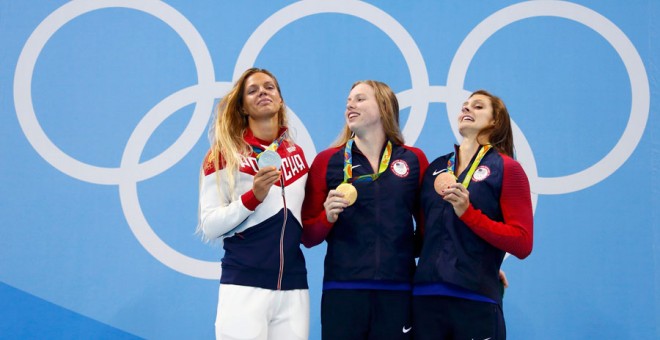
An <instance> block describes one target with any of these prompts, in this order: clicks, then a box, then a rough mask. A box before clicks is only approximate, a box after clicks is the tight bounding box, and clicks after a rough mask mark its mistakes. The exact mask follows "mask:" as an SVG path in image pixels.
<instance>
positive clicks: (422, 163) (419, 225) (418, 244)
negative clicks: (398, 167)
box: [405, 146, 429, 257]
mask: <svg viewBox="0 0 660 340" xmlns="http://www.w3.org/2000/svg"><path fill="white" fill-rule="evenodd" d="M405 148H406V149H408V150H410V151H412V152H413V153H414V154H415V155H416V156H417V160H418V161H419V180H418V187H417V195H416V197H417V199H416V200H415V205H414V207H413V209H414V210H413V217H414V218H415V257H419V254H420V253H421V250H422V243H423V237H424V214H423V213H422V206H421V202H420V200H419V197H420V191H421V188H422V182H423V181H424V174H425V173H426V169H427V168H428V167H429V161H428V159H427V158H426V155H424V152H422V150H421V149H418V148H415V147H411V146H405Z"/></svg>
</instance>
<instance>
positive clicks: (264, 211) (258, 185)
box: [198, 68, 309, 340]
mask: <svg viewBox="0 0 660 340" xmlns="http://www.w3.org/2000/svg"><path fill="white" fill-rule="evenodd" d="M212 130H213V131H214V133H213V134H212V135H213V140H212V141H211V142H212V143H211V150H210V151H209V152H208V154H207V155H206V158H205V159H204V164H203V167H202V174H201V179H200V199H199V208H200V223H199V226H198V232H199V233H201V234H203V237H204V238H205V239H206V240H220V241H221V242H222V243H223V247H224V250H225V253H224V257H223V258H222V274H221V277H220V289H219V296H218V310H217V317H216V322H215V327H216V338H217V339H300V340H302V339H307V337H308V336H309V292H308V287H307V271H306V269H305V259H304V257H303V254H302V251H301V249H300V238H301V234H302V224H301V222H300V221H301V220H302V219H301V216H300V213H301V208H302V201H303V198H304V194H305V181H306V179H307V172H308V169H307V163H306V160H305V156H304V154H303V151H302V149H301V148H300V147H299V146H298V145H296V144H294V143H293V141H291V139H290V138H289V136H288V130H287V117H286V107H285V105H284V100H283V99H282V96H281V92H280V87H279V84H278V83H277V80H276V79H275V76H273V75H272V74H271V73H270V72H268V71H266V70H263V69H257V68H251V69H248V70H247V71H245V72H244V73H243V75H241V77H240V78H239V79H238V80H237V81H236V83H235V84H234V87H233V88H232V89H231V90H230V91H229V93H228V94H227V95H226V96H224V97H223V98H222V100H221V101H220V104H219V105H218V111H217V116H216V118H215V119H214V121H213V129H212Z"/></svg>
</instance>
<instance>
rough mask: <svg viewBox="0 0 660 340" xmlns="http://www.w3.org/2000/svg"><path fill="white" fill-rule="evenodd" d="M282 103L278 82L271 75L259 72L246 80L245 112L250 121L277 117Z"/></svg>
mask: <svg viewBox="0 0 660 340" xmlns="http://www.w3.org/2000/svg"><path fill="white" fill-rule="evenodd" d="M282 104H283V101H282V97H281V96H280V91H279V90H278V89H277V83H276V82H275V80H274V79H273V78H271V77H270V76H269V75H267V74H265V73H261V72H258V73H254V74H252V75H251V76H249V77H248V78H247V79H246V80H245V86H244V89H243V111H244V112H243V114H245V115H247V116H248V118H249V120H250V121H256V120H263V119H272V118H273V117H277V112H278V111H279V110H280V108H281V107H282Z"/></svg>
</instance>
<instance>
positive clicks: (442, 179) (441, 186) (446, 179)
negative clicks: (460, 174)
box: [433, 172, 456, 195]
mask: <svg viewBox="0 0 660 340" xmlns="http://www.w3.org/2000/svg"><path fill="white" fill-rule="evenodd" d="M452 184H456V177H454V174H452V173H450V172H443V173H441V174H439V175H438V176H436V177H435V181H434V182H433V187H434V188H435V192H437V193H438V194H439V195H442V191H443V190H445V189H447V188H449V186H451V185H452Z"/></svg>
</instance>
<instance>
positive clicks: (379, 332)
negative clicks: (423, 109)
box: [302, 80, 428, 339]
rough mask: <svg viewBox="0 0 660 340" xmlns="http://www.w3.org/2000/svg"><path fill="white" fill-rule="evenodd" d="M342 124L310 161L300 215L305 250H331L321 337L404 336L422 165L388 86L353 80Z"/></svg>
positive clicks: (408, 333) (326, 268) (407, 333)
mask: <svg viewBox="0 0 660 340" xmlns="http://www.w3.org/2000/svg"><path fill="white" fill-rule="evenodd" d="M344 118H345V120H346V125H345V127H344V129H343V132H342V133H341V135H340V137H339V139H338V141H337V142H336V143H335V145H334V146H333V147H331V148H329V149H327V150H325V151H323V152H321V153H319V154H318V155H317V156H316V158H315V159H314V162H313V164H312V166H311V168H310V172H309V177H308V180H307V187H306V191H305V202H304V203H303V212H302V218H303V239H302V240H303V244H304V245H305V246H306V247H312V246H315V245H317V244H319V243H321V242H323V241H324V240H325V241H326V242H327V246H328V248H327V253H326V257H325V265H324V277H323V298H322V302H321V325H322V336H323V338H324V339H409V338H411V334H412V331H411V326H412V325H411V320H410V317H411V309H410V308H411V288H412V285H411V280H412V276H413V273H414V270H415V223H414V218H413V216H415V215H416V214H417V212H418V210H419V209H418V208H419V206H418V197H419V185H420V181H421V178H422V174H423V173H424V170H425V169H426V167H427V165H428V161H427V159H426V156H424V154H423V153H422V151H421V150H419V149H417V148H414V147H410V146H406V145H404V141H403V137H402V135H401V130H400V128H399V105H398V101H397V98H396V96H395V95H394V93H393V92H392V90H391V89H390V88H389V86H387V85H386V84H384V83H382V82H378V81H373V80H366V81H358V82H356V83H355V84H353V86H352V88H351V91H350V94H349V96H348V100H347V103H346V111H345V113H344ZM418 222H419V221H418ZM420 226H421V224H419V223H418V224H417V227H418V228H419V227H420Z"/></svg>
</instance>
